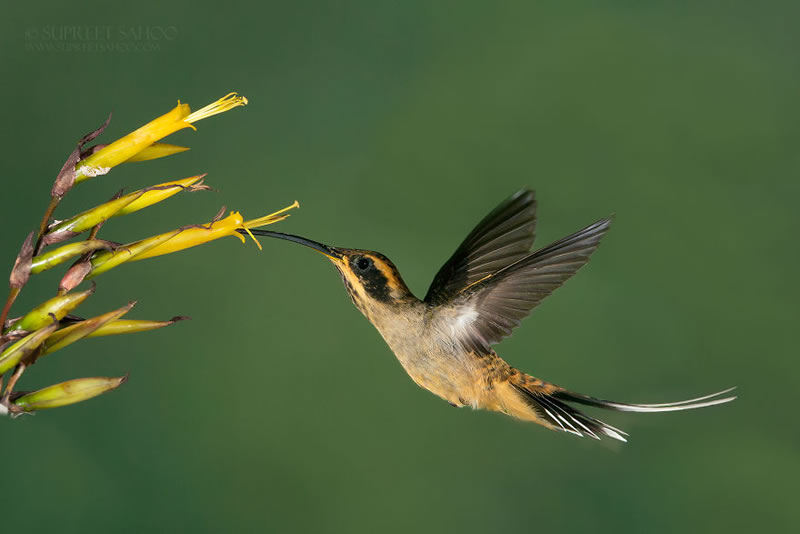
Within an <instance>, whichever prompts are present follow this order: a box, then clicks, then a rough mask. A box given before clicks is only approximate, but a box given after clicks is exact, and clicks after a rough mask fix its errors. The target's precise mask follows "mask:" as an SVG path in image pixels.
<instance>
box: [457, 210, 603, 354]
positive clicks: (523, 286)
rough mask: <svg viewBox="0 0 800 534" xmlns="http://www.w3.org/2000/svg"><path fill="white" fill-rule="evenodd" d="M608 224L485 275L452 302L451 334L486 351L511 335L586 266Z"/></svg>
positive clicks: (578, 233) (596, 226) (576, 234)
mask: <svg viewBox="0 0 800 534" xmlns="http://www.w3.org/2000/svg"><path fill="white" fill-rule="evenodd" d="M610 224H611V220H610V219H602V220H600V221H597V222H596V223H594V224H592V225H590V226H587V227H586V228H584V229H582V230H580V231H578V232H576V233H574V234H572V235H570V236H568V237H565V238H564V239H561V240H559V241H556V242H555V243H553V244H551V245H549V246H547V247H545V248H543V249H540V250H538V251H536V252H534V253H533V254H530V255H528V256H525V257H523V258H522V259H520V260H517V261H516V262H514V263H512V264H511V265H508V266H506V267H505V268H503V269H501V270H499V271H497V272H495V273H492V274H489V275H486V276H485V277H483V278H482V279H480V280H478V281H476V282H474V283H473V284H472V285H470V286H468V287H466V288H465V289H463V290H462V291H461V292H460V293H458V294H457V295H456V296H455V297H454V298H453V300H452V302H451V304H450V305H449V306H451V309H452V310H453V313H452V314H448V315H449V320H451V321H453V325H452V326H453V331H454V332H456V333H457V335H458V336H459V337H461V341H462V342H464V343H465V344H468V345H470V346H474V347H488V346H489V345H492V344H494V343H497V342H499V341H500V340H501V339H503V338H504V337H506V336H508V335H510V334H511V330H512V329H513V328H514V327H515V326H517V325H518V324H519V322H520V321H521V320H522V319H523V318H524V317H525V316H527V315H528V314H529V313H530V311H531V310H532V309H533V308H534V307H535V306H536V305H537V304H539V302H541V301H542V299H544V298H545V297H546V296H547V295H549V294H550V293H552V292H553V290H555V289H556V288H557V287H559V286H560V285H561V284H563V283H564V282H566V281H567V280H568V279H569V278H570V277H571V276H572V275H573V274H575V272H576V271H577V270H578V269H580V268H581V267H582V266H583V265H585V264H586V262H588V261H589V256H591V254H592V252H594V251H595V249H597V246H598V245H599V244H600V239H602V237H603V236H604V235H605V233H606V231H608V228H609V225H610Z"/></svg>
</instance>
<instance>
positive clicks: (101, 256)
mask: <svg viewBox="0 0 800 534" xmlns="http://www.w3.org/2000/svg"><path fill="white" fill-rule="evenodd" d="M179 233H181V231H180V230H176V231H174V232H170V233H167V234H161V235H158V236H156V237H151V238H149V239H143V240H142V241H137V242H136V243H131V244H130V245H123V246H121V247H119V248H118V249H117V250H115V251H113V252H108V251H103V252H99V253H97V254H95V255H94V256H93V257H92V259H91V262H92V271H91V272H90V273H89V274H88V275H86V278H85V279H86V280H89V279H91V278H94V277H95V276H97V275H99V274H103V273H104V272H106V271H110V270H111V269H113V268H114V267H116V266H118V265H121V264H123V263H125V262H126V261H130V260H132V259H133V258H135V257H136V256H137V255H139V254H142V253H144V252H147V251H148V250H150V249H151V248H153V247H157V246H158V245H160V244H162V243H165V242H167V241H169V240H170V239H172V238H173V237H175V236H176V235H178V234H179Z"/></svg>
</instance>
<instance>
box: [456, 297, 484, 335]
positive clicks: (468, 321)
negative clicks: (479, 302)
mask: <svg viewBox="0 0 800 534" xmlns="http://www.w3.org/2000/svg"><path fill="white" fill-rule="evenodd" d="M477 318H478V312H477V311H475V305H474V304H473V305H472V306H469V307H465V308H463V309H461V310H460V313H459V314H458V315H456V316H455V318H454V319H453V322H452V323H451V326H450V328H451V329H452V330H453V334H454V335H461V334H464V333H465V332H466V331H467V329H468V328H469V327H470V326H472V323H474V322H475V319H477Z"/></svg>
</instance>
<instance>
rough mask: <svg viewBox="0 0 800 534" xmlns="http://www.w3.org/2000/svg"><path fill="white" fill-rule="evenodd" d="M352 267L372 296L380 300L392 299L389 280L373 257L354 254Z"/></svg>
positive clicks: (351, 261)
mask: <svg viewBox="0 0 800 534" xmlns="http://www.w3.org/2000/svg"><path fill="white" fill-rule="evenodd" d="M350 267H351V269H352V271H353V273H355V275H356V276H358V279H359V280H360V281H361V285H362V286H363V287H364V291H366V292H367V294H368V295H369V296H370V297H372V298H373V299H375V300H379V301H388V300H390V294H389V282H388V280H387V279H386V276H385V275H384V274H383V272H381V270H380V269H379V268H378V267H377V266H376V265H375V262H374V260H373V259H372V258H370V257H369V256H354V257H352V258H351V259H350Z"/></svg>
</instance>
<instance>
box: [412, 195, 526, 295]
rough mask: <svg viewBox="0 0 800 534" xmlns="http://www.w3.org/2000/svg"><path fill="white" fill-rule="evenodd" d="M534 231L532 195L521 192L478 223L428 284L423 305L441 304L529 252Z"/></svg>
mask: <svg viewBox="0 0 800 534" xmlns="http://www.w3.org/2000/svg"><path fill="white" fill-rule="evenodd" d="M535 229H536V199H535V196H534V192H533V191H530V190H526V189H523V190H521V191H518V192H517V193H515V194H513V195H512V196H510V197H509V198H507V199H506V200H505V201H504V202H503V203H501V204H500V205H499V206H497V207H496V208H495V209H494V210H493V211H492V212H491V213H489V215H487V216H486V217H484V219H483V220H482V221H481V222H480V223H478V225H477V226H476V227H475V229H473V230H472V232H470V234H469V235H468V236H467V237H466V239H464V241H463V242H462V243H461V245H460V246H459V247H458V249H456V251H455V252H454V253H453V255H452V256H451V257H450V259H448V260H447V262H445V264H444V265H443V266H442V268H441V269H439V272H438V273H436V276H435V277H434V279H433V282H432V283H431V287H430V288H429V289H428V293H427V294H426V295H425V302H427V303H429V304H434V305H435V304H442V303H444V302H448V301H450V300H451V299H452V298H453V297H454V296H455V295H456V294H458V292H459V291H461V290H463V289H464V288H465V287H467V286H469V285H470V284H473V283H475V282H476V281H478V280H480V279H481V278H483V277H485V276H487V275H490V274H492V273H494V272H496V271H499V270H501V269H503V268H504V267H507V266H508V265H511V264H512V263H514V262H516V261H518V260H519V259H521V258H523V257H525V256H526V255H528V254H529V253H530V249H531V247H532V246H533V240H534V237H535Z"/></svg>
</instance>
